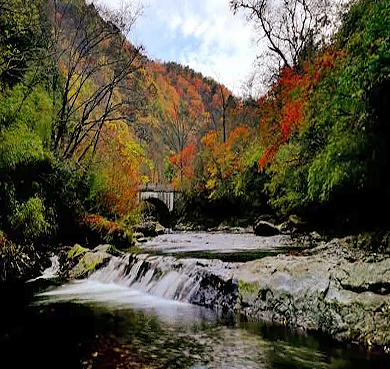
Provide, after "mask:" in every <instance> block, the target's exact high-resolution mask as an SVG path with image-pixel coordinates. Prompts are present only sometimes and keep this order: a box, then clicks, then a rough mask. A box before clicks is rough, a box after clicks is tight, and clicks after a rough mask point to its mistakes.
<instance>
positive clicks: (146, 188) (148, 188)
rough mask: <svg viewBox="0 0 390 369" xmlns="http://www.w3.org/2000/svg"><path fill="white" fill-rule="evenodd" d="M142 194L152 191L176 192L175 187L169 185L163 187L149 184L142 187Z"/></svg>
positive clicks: (140, 188) (140, 187) (157, 184)
mask: <svg viewBox="0 0 390 369" xmlns="http://www.w3.org/2000/svg"><path fill="white" fill-rule="evenodd" d="M138 188H139V191H140V192H146V191H152V192H176V191H175V189H174V188H173V186H171V185H169V184H167V185H162V184H159V183H147V184H144V185H140V186H139V187H138Z"/></svg>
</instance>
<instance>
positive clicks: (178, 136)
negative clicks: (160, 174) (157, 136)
mask: <svg viewBox="0 0 390 369" xmlns="http://www.w3.org/2000/svg"><path fill="white" fill-rule="evenodd" d="M195 128H196V125H195V121H194V120H192V119H191V117H190V114H189V112H188V111H187V109H186V107H185V106H184V104H183V102H182V103H181V104H180V106H179V107H177V106H176V105H174V106H173V115H172V116H171V117H168V118H167V120H166V121H165V127H163V130H162V134H163V139H164V142H165V143H166V144H167V145H168V147H169V149H170V150H171V151H173V152H174V153H175V154H177V153H179V152H181V151H183V149H184V148H185V147H186V145H187V144H188V140H189V137H190V134H191V133H192V132H193V131H194V130H195Z"/></svg>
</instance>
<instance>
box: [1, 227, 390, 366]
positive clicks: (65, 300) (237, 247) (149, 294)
mask: <svg viewBox="0 0 390 369" xmlns="http://www.w3.org/2000/svg"><path fill="white" fill-rule="evenodd" d="M290 247H291V246H289V245H288V242H287V241H286V240H285V239H283V238H281V237H276V238H267V239H265V238H264V239H262V238H258V237H255V236H253V235H251V234H223V233H218V234H207V233H181V234H168V235H162V236H159V237H157V238H155V239H153V240H150V241H149V242H148V243H146V244H145V245H144V246H143V247H142V249H143V251H145V252H146V251H148V254H144V255H141V256H137V257H132V259H130V262H129V258H130V256H126V258H127V259H126V262H125V263H124V262H123V259H121V258H112V260H111V261H110V263H109V264H108V265H107V266H106V267H104V268H102V269H100V270H98V271H96V272H95V273H93V274H92V275H91V276H89V277H88V278H86V279H83V280H78V281H73V282H69V283H66V284H64V285H57V286H51V287H49V288H47V287H46V288H44V287H43V286H44V285H45V283H43V282H44V278H41V279H37V280H35V281H32V282H30V283H28V284H26V285H24V286H17V287H15V288H13V289H10V290H8V291H3V299H2V301H3V302H2V308H1V316H0V323H1V325H0V353H1V357H2V365H1V368H27V367H39V368H127V367H128V368H147V367H148V368H193V369H195V368H267V369H271V368H324V369H325V368H334V369H336V368H354V369H357V368H388V367H389V366H390V361H389V359H388V357H386V356H383V355H375V354H374V353H370V354H368V353H366V352H364V351H363V350H361V349H359V348H358V347H355V346H346V345H340V344H338V343H336V342H334V341H332V340H331V339H330V338H329V337H326V336H324V335H321V334H308V333H303V332H292V331H290V330H288V329H287V328H285V327H276V326H272V325H266V324H262V323H256V322H248V321H246V319H244V318H243V317H237V316H232V315H229V314H228V315H226V314H223V312H222V310H223V309H219V308H218V306H217V307H216V306H214V308H213V309H211V308H205V307H200V306H197V305H194V304H191V303H190V302H191V301H192V300H193V299H194V295H195V294H196V283H197V281H198V280H199V279H198V278H197V275H198V274H199V273H200V272H201V271H202V270H203V269H202V268H210V267H211V268H215V269H216V270H217V271H218V272H219V273H222V274H223V273H227V272H228V269H229V268H230V265H233V266H232V267H234V263H233V264H231V263H226V262H223V261H213V260H210V261H202V260H201V259H195V258H198V257H202V258H206V257H210V258H212V259H214V258H216V257H218V258H219V259H224V256H226V255H228V257H227V258H225V259H229V260H228V261H231V259H232V257H233V255H234V254H237V258H238V260H239V261H243V260H244V261H245V260H251V259H253V258H257V257H261V256H265V255H273V254H275V253H278V252H289V249H290ZM187 254H188V256H190V258H187V257H186V255H187ZM53 261H54V262H55V260H54V259H53ZM48 272H49V273H48ZM48 272H46V273H44V276H46V277H52V276H53V272H54V267H52V268H51V269H50V270H49V271H48ZM38 284H39V286H40V288H39V292H37V291H36V289H37V286H38ZM15 291H17V292H15Z"/></svg>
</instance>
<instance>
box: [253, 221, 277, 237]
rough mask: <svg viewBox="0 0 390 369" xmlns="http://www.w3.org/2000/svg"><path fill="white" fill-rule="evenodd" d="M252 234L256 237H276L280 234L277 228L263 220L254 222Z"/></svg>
mask: <svg viewBox="0 0 390 369" xmlns="http://www.w3.org/2000/svg"><path fill="white" fill-rule="evenodd" d="M253 232H254V233H255V235H257V236H276V235H278V234H280V233H281V232H280V230H279V228H278V227H277V226H275V225H273V224H272V223H270V222H267V221H265V220H260V221H258V222H256V223H255V225H254V226H253Z"/></svg>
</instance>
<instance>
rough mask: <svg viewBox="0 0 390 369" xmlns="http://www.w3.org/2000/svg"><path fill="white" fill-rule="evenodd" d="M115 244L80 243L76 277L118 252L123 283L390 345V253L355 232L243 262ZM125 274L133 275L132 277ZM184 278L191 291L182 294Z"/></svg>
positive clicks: (251, 315) (253, 316) (76, 253)
mask: <svg viewBox="0 0 390 369" xmlns="http://www.w3.org/2000/svg"><path fill="white" fill-rule="evenodd" d="M296 242H301V241H299V240H297V241H296ZM113 250H114V249H113V248H112V247H103V246H100V247H98V248H96V249H95V250H92V251H87V250H83V249H80V248H77V249H74V251H73V254H72V253H70V254H69V255H70V257H71V258H75V257H76V259H78V263H77V264H76V265H75V266H74V267H73V269H72V270H71V272H70V276H72V277H85V276H87V275H91V274H92V275H93V273H94V270H96V268H99V267H100V269H99V271H98V272H99V273H101V275H104V273H105V272H104V268H108V263H109V262H110V260H113V258H115V260H116V263H117V264H116V266H114V267H113V266H111V269H110V273H111V274H110V278H111V279H110V280H109V282H117V281H118V280H119V279H121V278H122V279H123V283H128V284H133V283H137V286H138V287H140V288H145V291H146V292H148V291H149V292H150V291H155V292H156V291H160V292H161V288H162V286H164V288H167V290H169V291H170V295H169V298H173V299H179V300H180V299H181V298H184V297H183V296H185V299H186V302H190V303H192V304H196V305H202V306H206V307H209V308H214V309H219V310H220V312H221V313H223V314H229V315H231V314H239V315H240V316H241V318H243V317H244V319H248V320H255V321H267V322H272V323H274V324H279V325H285V326H288V327H291V328H292V329H298V330H304V331H306V330H310V331H311V330H315V331H322V332H325V333H328V334H330V335H331V336H332V337H334V338H336V339H338V340H342V341H351V342H357V343H362V344H364V345H366V346H367V347H368V348H373V347H375V346H381V347H382V348H383V349H384V350H385V351H387V350H388V347H390V325H389V323H390V255H389V254H388V253H387V252H386V250H382V252H381V253H373V252H372V251H362V249H361V248H357V246H356V238H353V237H349V238H344V239H333V240H331V241H328V242H325V241H318V242H316V246H315V247H312V248H310V249H306V250H303V251H296V252H289V253H285V254H279V255H276V256H267V257H263V258H261V259H257V260H253V261H248V262H243V263H242V262H241V263H239V262H223V261H220V260H215V259H214V260H212V259H186V258H180V259H178V258H175V257H172V256H163V255H154V256H148V255H145V254H142V255H140V254H132V255H131V256H129V255H124V254H122V253H120V254H118V252H116V251H113ZM122 264H123V265H122ZM120 265H122V266H121V267H120ZM120 268H122V269H121V271H120V273H122V274H120V273H119V272H118V270H119V269H120ZM114 270H116V272H115V273H117V274H115V273H114V274H113V271H114ZM126 273H128V274H131V273H133V274H134V275H133V276H131V278H130V277H129V276H126ZM179 280H183V285H181V284H180V283H179ZM170 281H175V282H174V283H175V284H176V285H177V288H178V291H179V292H177V293H176V291H173V290H172V287H169V286H172V285H171V282H170ZM184 284H185V288H186V289H187V290H186V291H191V293H189V292H188V293H187V292H186V293H185V294H184V293H183V291H184V287H183V286H184ZM192 284H193V285H192ZM160 286H161V288H160ZM175 288H176V287H175ZM180 288H181V290H179V289H180ZM148 289H149V290H148ZM160 296H162V297H164V295H163V294H160Z"/></svg>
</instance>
